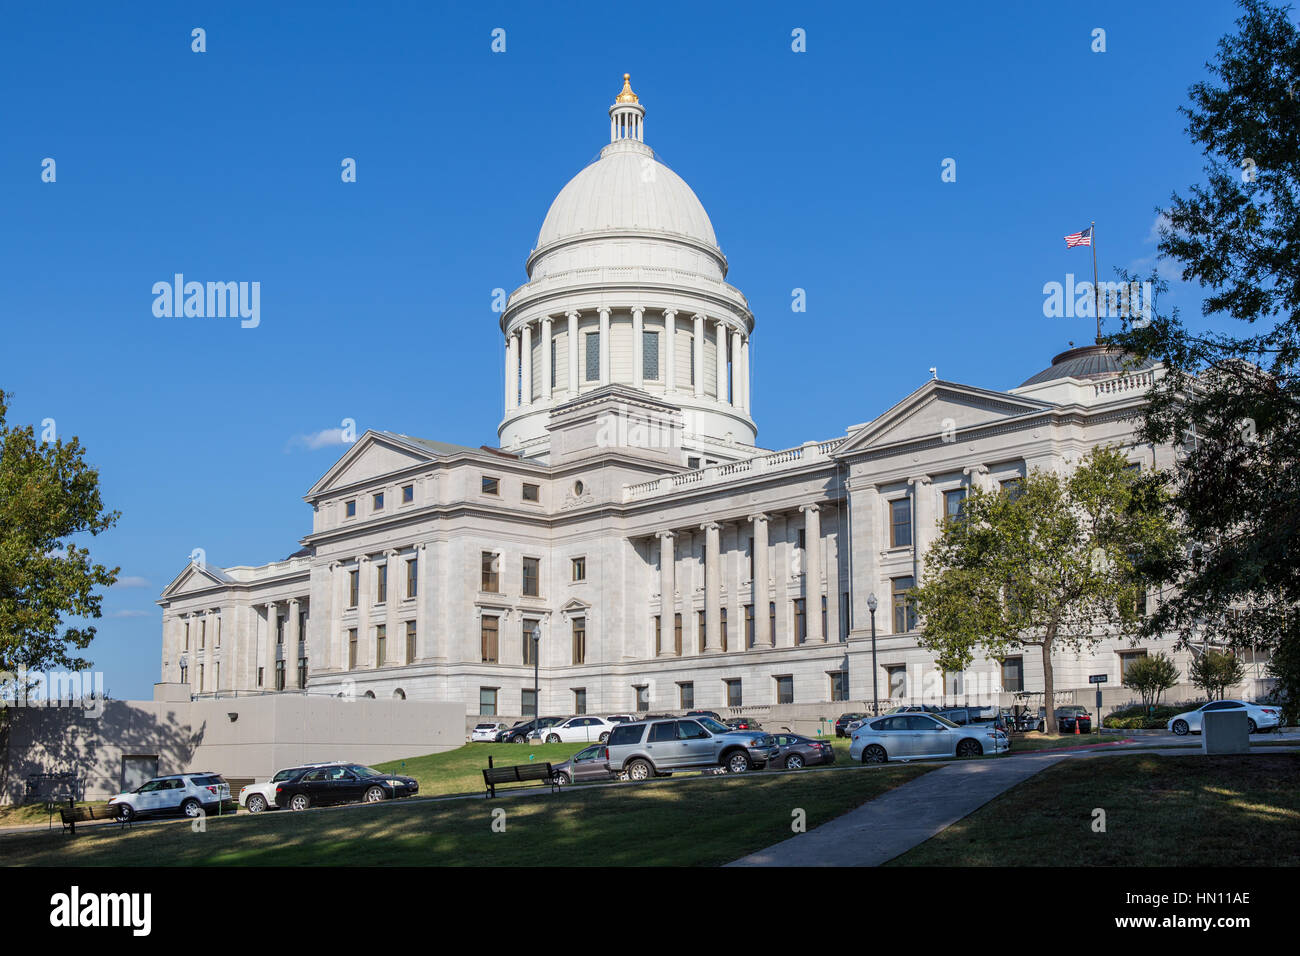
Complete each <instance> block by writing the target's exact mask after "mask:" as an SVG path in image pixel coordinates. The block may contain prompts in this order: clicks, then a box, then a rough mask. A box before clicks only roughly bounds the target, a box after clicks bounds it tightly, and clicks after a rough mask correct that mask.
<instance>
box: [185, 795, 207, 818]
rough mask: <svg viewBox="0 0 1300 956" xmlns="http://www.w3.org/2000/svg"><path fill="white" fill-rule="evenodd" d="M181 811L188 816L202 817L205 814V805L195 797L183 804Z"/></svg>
mask: <svg viewBox="0 0 1300 956" xmlns="http://www.w3.org/2000/svg"><path fill="white" fill-rule="evenodd" d="M181 813H183V814H185V815H186V816H187V817H200V816H202V815H203V805H202V804H201V803H199V801H197V800H195V799H194V798H193V797H190V799H188V800H186V801H185V802H184V803H182V804H181Z"/></svg>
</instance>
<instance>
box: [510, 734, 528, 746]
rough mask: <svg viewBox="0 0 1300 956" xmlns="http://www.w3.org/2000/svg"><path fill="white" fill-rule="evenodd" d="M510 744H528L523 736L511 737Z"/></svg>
mask: <svg viewBox="0 0 1300 956" xmlns="http://www.w3.org/2000/svg"><path fill="white" fill-rule="evenodd" d="M510 742H511V743H512V744H526V743H528V738H527V737H525V736H524V735H523V734H515V735H514V736H513V737H511V738H510Z"/></svg>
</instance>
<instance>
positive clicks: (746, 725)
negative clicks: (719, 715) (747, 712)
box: [727, 717, 763, 730]
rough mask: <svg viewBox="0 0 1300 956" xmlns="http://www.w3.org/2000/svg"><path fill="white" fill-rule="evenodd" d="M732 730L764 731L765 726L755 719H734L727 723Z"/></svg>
mask: <svg viewBox="0 0 1300 956" xmlns="http://www.w3.org/2000/svg"><path fill="white" fill-rule="evenodd" d="M727 726H728V727H730V728H731V729H732V730H762V729H763V726H762V724H760V723H759V722H758V721H757V720H755V719H754V718H753V717H733V718H731V720H729V721H727Z"/></svg>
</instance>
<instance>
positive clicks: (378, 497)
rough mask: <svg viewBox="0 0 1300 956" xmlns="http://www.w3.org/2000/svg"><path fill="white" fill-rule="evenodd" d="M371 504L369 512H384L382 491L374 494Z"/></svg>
mask: <svg viewBox="0 0 1300 956" xmlns="http://www.w3.org/2000/svg"><path fill="white" fill-rule="evenodd" d="M372 503H373V507H372V509H371V510H373V511H383V510H384V493H383V492H382V491H380V492H377V493H376V494H375V496H374V498H373V499H372Z"/></svg>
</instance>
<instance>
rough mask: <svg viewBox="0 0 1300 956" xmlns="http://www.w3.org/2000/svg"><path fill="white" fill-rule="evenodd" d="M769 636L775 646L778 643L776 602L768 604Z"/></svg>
mask: <svg viewBox="0 0 1300 956" xmlns="http://www.w3.org/2000/svg"><path fill="white" fill-rule="evenodd" d="M767 634H768V637H770V638H771V639H772V643H773V644H775V643H776V602H775V601H769V602H768V603H767Z"/></svg>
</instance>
